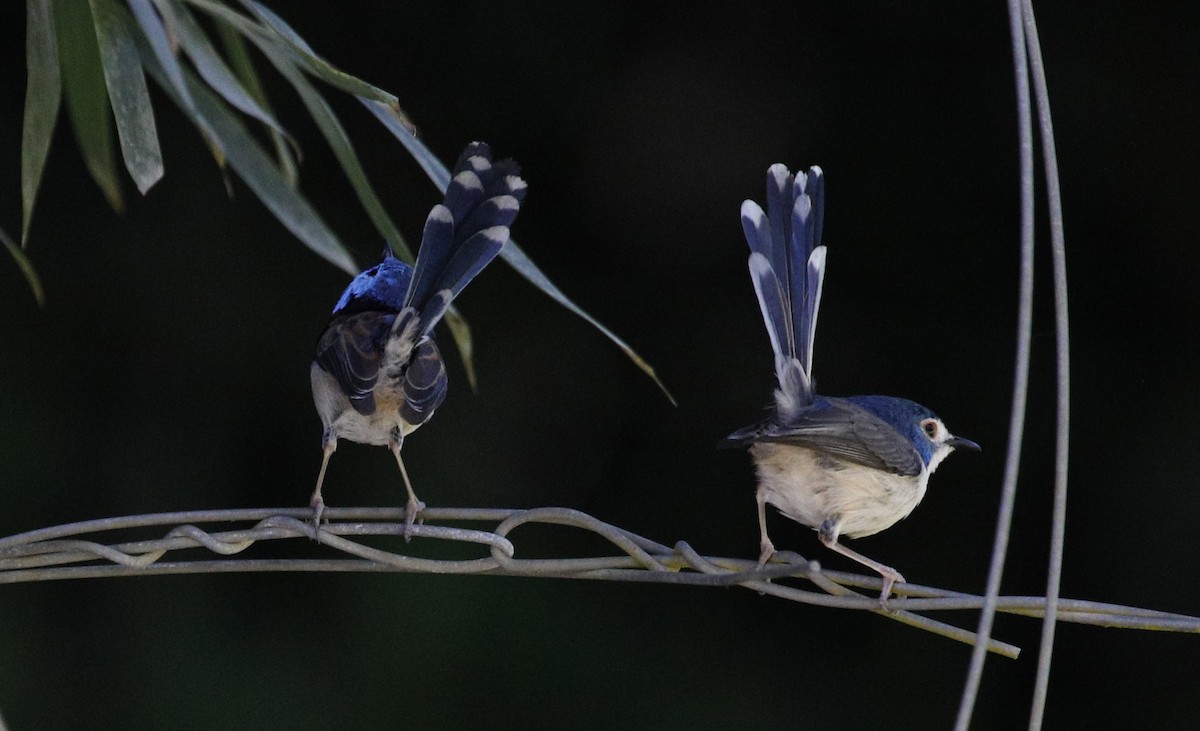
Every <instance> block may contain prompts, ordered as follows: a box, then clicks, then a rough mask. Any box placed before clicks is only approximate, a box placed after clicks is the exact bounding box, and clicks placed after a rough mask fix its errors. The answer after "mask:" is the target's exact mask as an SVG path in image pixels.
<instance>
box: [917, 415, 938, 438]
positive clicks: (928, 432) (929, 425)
mask: <svg viewBox="0 0 1200 731" xmlns="http://www.w3.org/2000/svg"><path fill="white" fill-rule="evenodd" d="M921 429H922V430H923V431H924V432H925V436H927V437H929V438H930V439H936V438H937V433H938V424H937V422H936V421H934V420H933V419H926V420H925V421H922V422H921Z"/></svg>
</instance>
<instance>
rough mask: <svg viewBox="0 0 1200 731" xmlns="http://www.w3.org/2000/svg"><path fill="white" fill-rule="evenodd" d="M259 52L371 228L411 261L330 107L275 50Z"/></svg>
mask: <svg viewBox="0 0 1200 731" xmlns="http://www.w3.org/2000/svg"><path fill="white" fill-rule="evenodd" d="M260 48H261V50H262V52H263V54H264V55H266V57H267V60H269V61H270V62H271V63H272V65H274V66H275V68H276V69H277V70H278V71H279V73H280V74H282V75H283V77H284V78H285V79H287V80H288V83H290V84H291V85H292V88H294V89H295V90H296V93H297V94H299V95H300V100H301V101H303V102H304V106H305V108H307V109H308V113H309V114H310V115H312V118H313V121H315V122H316V123H317V127H318V128H320V130H321V134H323V135H324V136H325V140H326V141H327V142H328V143H329V147H330V148H331V149H332V150H333V153H334V155H336V156H337V159H338V163H339V164H340V165H341V166H342V170H343V171H345V173H346V177H347V178H348V179H349V180H350V184H351V185H352V186H353V187H354V192H355V193H357V194H358V200H359V201H360V202H361V203H362V206H363V208H364V209H365V210H366V212H367V215H368V216H370V217H371V221H372V222H373V223H374V224H375V228H376V229H378V230H379V233H380V235H381V236H383V238H384V239H385V240H387V241H388V242H389V243H390V244H391V246H392V250H393V252H395V253H396V254H397V255H398V256H400V258H402V259H404V260H406V261H410V262H411V261H413V253H412V251H411V250H409V248H408V245H407V244H406V243H405V242H404V237H403V236H401V234H400V230H399V229H398V228H396V224H394V223H393V222H392V219H391V218H390V217H389V216H388V214H387V211H386V210H385V209H384V207H383V203H382V202H380V200H379V196H377V195H376V194H375V189H374V188H372V187H371V182H370V181H369V180H367V174H366V172H364V171H363V168H362V163H360V162H359V159H358V155H357V154H356V153H355V152H354V146H353V144H351V142H350V137H349V136H348V135H347V134H346V130H345V128H344V127H342V124H341V122H339V121H338V118H337V115H336V114H334V112H333V109H332V108H330V106H329V104H328V102H326V101H325V99H324V97H322V96H321V94H320V93H319V92H318V91H317V90H316V88H314V87H313V85H312V84H311V83H310V82H309V81H308V79H307V78H305V76H304V74H303V73H301V72H300V70H299V69H297V68H296V67H295V66H294V65H292V64H291V63H290V62H289V61H288V59H286V58H284V57H283V56H282V55H281V54H280V53H279V52H278V51H276V50H274V49H273V48H271V47H270V46H269V45H267V44H263V45H262V46H261V47H260Z"/></svg>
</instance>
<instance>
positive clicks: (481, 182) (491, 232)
mask: <svg viewBox="0 0 1200 731" xmlns="http://www.w3.org/2000/svg"><path fill="white" fill-rule="evenodd" d="M524 198H525V181H524V180H522V179H521V177H520V169H519V168H518V166H517V164H516V163H515V162H513V161H512V160H501V161H500V162H497V163H494V164H493V162H492V155H491V150H490V149H489V148H488V146H487V145H486V144H484V143H482V142H472V143H471V144H470V145H468V146H467V148H466V149H465V150H463V153H462V154H461V155H460V156H459V158H458V162H457V163H456V164H455V166H454V172H453V175H452V177H451V180H450V184H449V185H448V186H447V188H446V195H445V197H444V198H443V199H442V202H441V203H439V204H438V205H436V206H434V207H433V210H431V211H430V212H429V218H428V219H427V220H426V222H425V231H424V234H423V235H422V238H421V248H420V251H419V253H418V254H417V263H416V266H415V269H414V272H413V278H412V283H411V284H410V285H409V289H408V292H407V294H406V295H405V300H404V305H405V307H412V308H413V309H415V310H417V311H418V312H419V313H420V327H419V328H418V333H419V334H420V335H425V334H427V333H429V331H430V330H432V329H433V327H434V326H435V325H436V324H437V323H438V321H439V320H441V318H442V316H443V315H444V314H445V312H446V309H447V308H448V307H449V306H450V303H451V302H452V301H453V300H454V298H455V297H457V296H458V294H459V293H460V292H462V290H463V289H464V288H465V287H466V286H467V284H469V283H470V281H471V280H472V279H474V278H475V276H476V275H477V274H479V272H480V271H482V270H483V268H484V267H486V266H487V265H488V264H489V263H491V261H492V259H494V258H495V257H496V255H497V254H498V253H500V249H501V248H503V247H504V244H505V243H506V242H507V241H508V232H509V227H510V226H511V225H512V223H513V221H514V220H515V219H516V217H517V213H518V212H519V211H520V208H521V201H522V200H524Z"/></svg>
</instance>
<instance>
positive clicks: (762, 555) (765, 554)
mask: <svg viewBox="0 0 1200 731" xmlns="http://www.w3.org/2000/svg"><path fill="white" fill-rule="evenodd" d="M774 555H775V544H773V543H771V542H770V541H768V540H765V539H764V540H763V541H762V542H761V543H759V544H758V567H759V568H760V569H761V568H762V567H763V566H766V565H767V562H768V561H770V560H771V557H772V556H774Z"/></svg>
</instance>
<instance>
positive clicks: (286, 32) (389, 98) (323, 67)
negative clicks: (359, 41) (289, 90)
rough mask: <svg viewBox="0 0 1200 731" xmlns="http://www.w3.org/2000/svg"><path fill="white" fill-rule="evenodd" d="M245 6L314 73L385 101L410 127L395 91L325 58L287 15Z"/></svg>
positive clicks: (250, 2) (247, 1)
mask: <svg viewBox="0 0 1200 731" xmlns="http://www.w3.org/2000/svg"><path fill="white" fill-rule="evenodd" d="M241 2H242V5H243V6H244V7H245V8H246V9H247V10H249V11H250V12H251V13H253V14H254V17H256V18H257V19H258V20H259V21H260V22H261V23H262V24H263V25H265V26H267V27H268V28H270V29H271V30H272V31H274V33H276V34H277V35H278V36H279V37H280V38H282V39H283V40H284V42H286V43H287V44H288V46H289V47H290V48H291V49H292V50H293V51H294V53H296V54H297V55H298V56H299V57H300V58H301V59H302V60H303V61H304V62H305V66H306V68H308V70H309V71H310V72H311V73H313V74H314V75H316V76H318V77H319V78H321V79H322V80H323V81H325V82H326V83H328V84H330V85H331V86H335V87H337V88H339V89H341V90H342V91H344V92H347V93H348V94H353V95H354V96H357V97H365V98H367V99H371V100H374V101H377V102H381V103H384V104H386V105H387V106H389V107H391V108H392V109H394V110H395V111H396V113H397V114H399V115H400V118H401V119H403V120H404V122H405V123H406V124H408V125H409V126H410V127H411V126H412V124H411V122H408V119H407V117H405V116H404V113H403V112H402V111H401V110H400V101H399V100H398V99H397V98H396V96H395V95H394V94H389V93H388V92H386V91H384V90H383V89H380V88H379V87H377V86H373V85H372V84H368V83H367V82H365V81H363V80H362V79H360V78H358V77H356V76H352V75H350V74H348V73H346V72H345V71H342V70H341V69H339V68H337V67H335V66H334V65H333V64H331V63H329V62H328V61H326V60H325V59H323V58H321V57H320V56H318V55H317V54H316V52H314V51H313V49H312V47H311V46H309V45H308V42H307V41H305V40H304V39H303V38H301V37H300V34H299V33H297V32H296V31H295V30H293V29H292V27H291V26H290V25H288V24H287V23H286V22H285V21H284V20H283V18H280V17H279V16H278V15H276V14H275V13H274V12H272V11H271V10H270V9H269V8H267V7H266V6H264V5H262V4H261V3H258V2H255V1H254V0H241Z"/></svg>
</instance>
